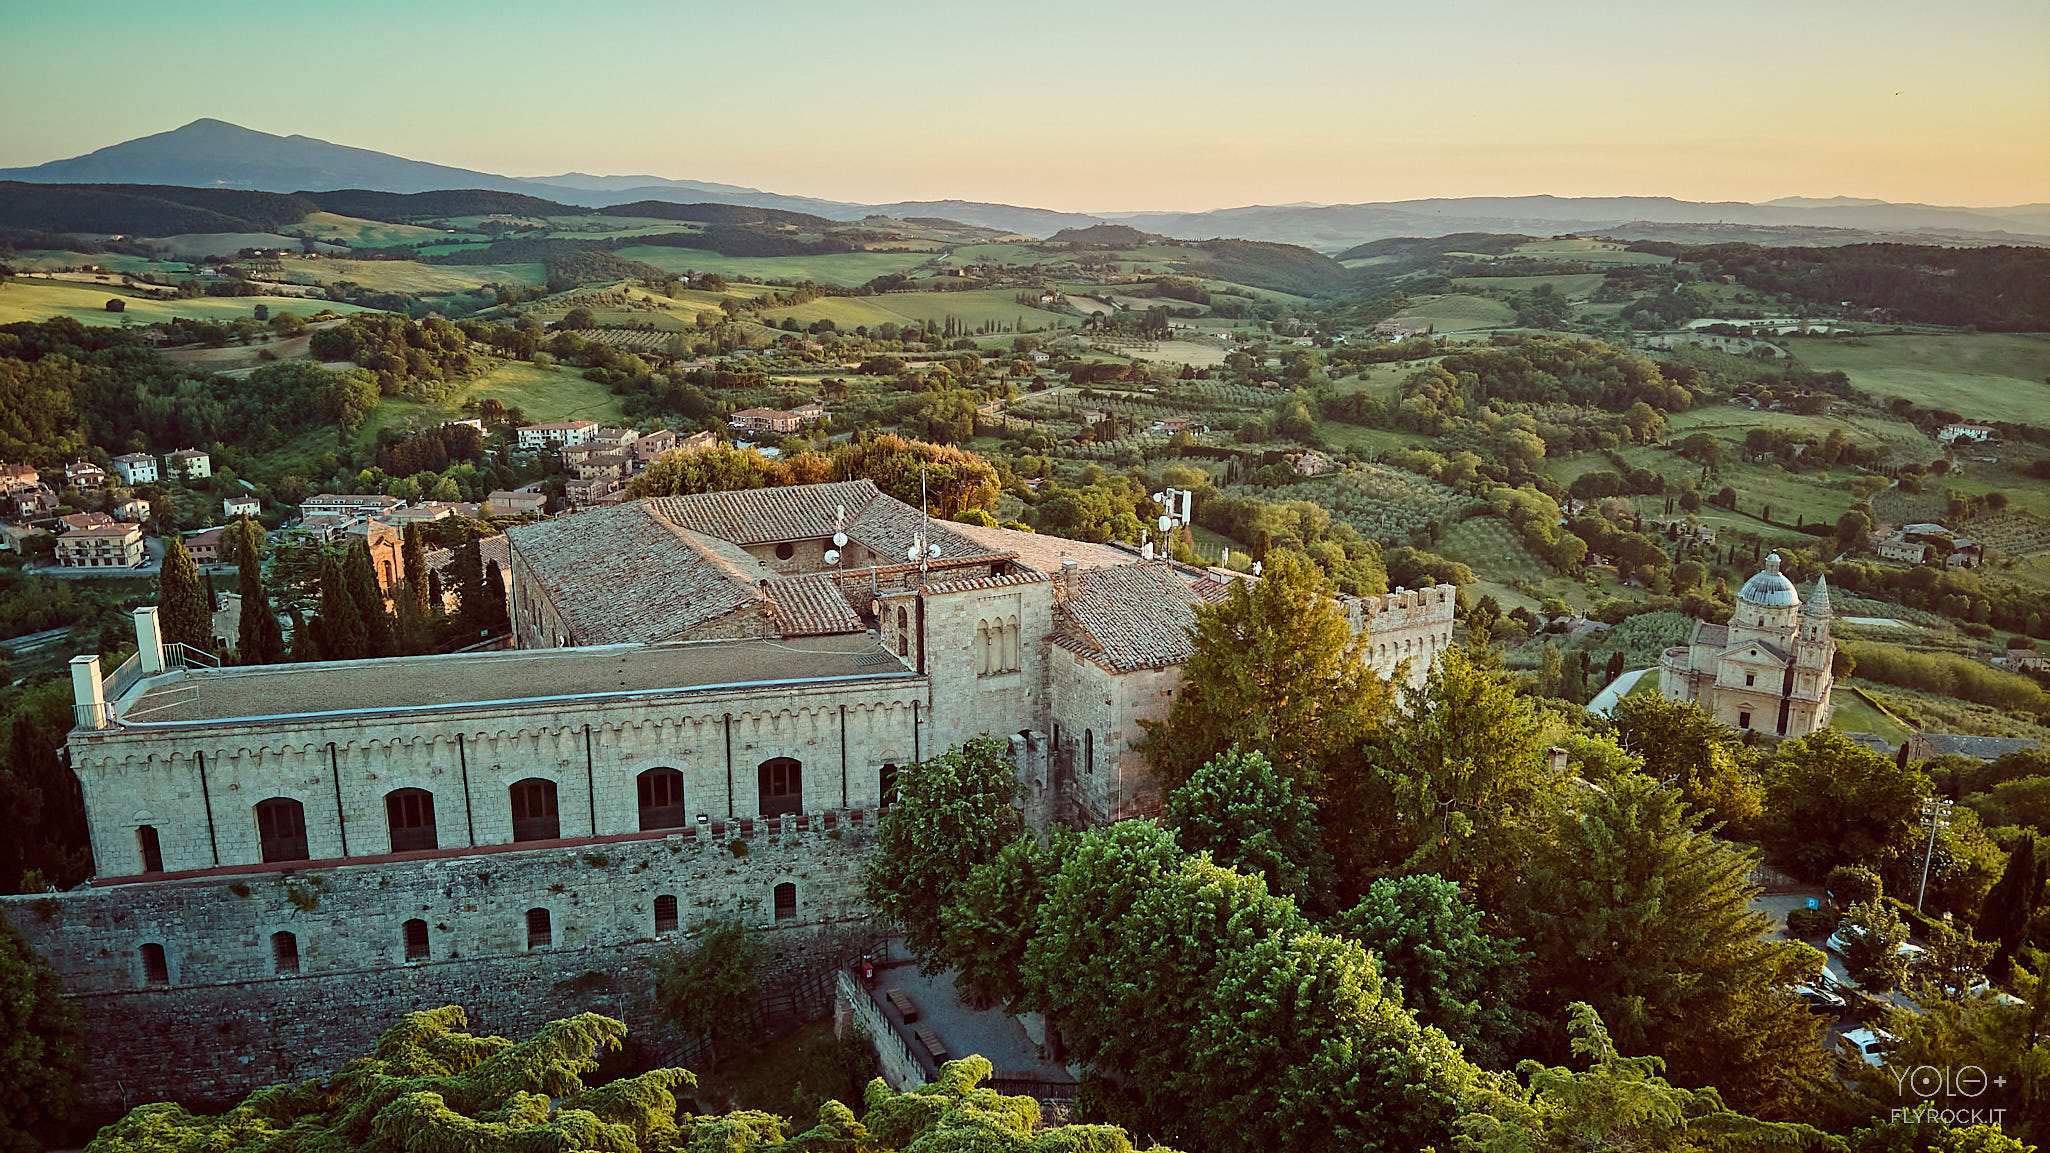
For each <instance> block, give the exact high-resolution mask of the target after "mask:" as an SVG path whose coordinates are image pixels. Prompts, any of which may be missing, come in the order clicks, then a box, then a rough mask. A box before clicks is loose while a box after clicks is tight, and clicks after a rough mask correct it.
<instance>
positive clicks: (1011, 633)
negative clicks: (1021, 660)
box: [1004, 617, 1018, 672]
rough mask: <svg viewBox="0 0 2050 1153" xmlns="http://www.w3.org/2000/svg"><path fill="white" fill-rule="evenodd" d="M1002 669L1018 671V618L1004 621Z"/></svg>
mask: <svg viewBox="0 0 2050 1153" xmlns="http://www.w3.org/2000/svg"><path fill="white" fill-rule="evenodd" d="M1004 670H1005V671H1006V672H1017V671H1018V618H1017V617H1012V618H1011V619H1010V620H1007V621H1005V622H1004Z"/></svg>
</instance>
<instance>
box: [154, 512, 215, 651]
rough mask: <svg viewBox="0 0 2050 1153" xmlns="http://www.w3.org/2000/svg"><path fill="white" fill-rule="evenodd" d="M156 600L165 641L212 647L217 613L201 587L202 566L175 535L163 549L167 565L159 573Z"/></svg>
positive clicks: (211, 649)
mask: <svg viewBox="0 0 2050 1153" xmlns="http://www.w3.org/2000/svg"><path fill="white" fill-rule="evenodd" d="M157 604H158V606H159V608H160V610H161V615H162V621H163V628H164V640H165V642H166V643H175V644H181V645H185V646H187V647H188V648H195V649H198V650H199V651H201V652H211V651H213V634H214V614H213V610H212V609H210V608H208V607H207V600H206V590H205V589H204V588H202V587H200V583H199V566H198V565H195V564H193V563H192V554H191V553H189V552H186V551H185V542H184V541H182V540H180V539H178V538H177V537H175V536H174V537H172V538H171V545H170V548H169V549H167V550H166V551H165V553H164V569H163V571H162V572H160V573H158V574H157Z"/></svg>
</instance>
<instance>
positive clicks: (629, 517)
mask: <svg viewBox="0 0 2050 1153" xmlns="http://www.w3.org/2000/svg"><path fill="white" fill-rule="evenodd" d="M505 535H507V536H509V537H511V538H512V541H511V544H512V547H514V548H517V549H518V550H519V552H520V555H521V556H522V557H524V558H525V559H526V563H527V566H528V572H529V574H530V576H529V579H532V580H534V581H535V582H537V583H538V584H539V585H540V586H541V589H542V592H543V593H544V594H545V595H546V596H547V598H548V600H549V601H550V602H551V603H552V604H553V605H554V606H555V608H556V611H558V612H560V613H561V614H562V617H563V619H564V620H565V621H566V622H567V623H568V625H569V628H570V632H571V634H572V636H573V637H574V639H575V640H576V642H577V643H578V644H582V645H602V644H625V643H636V642H639V643H648V642H655V641H663V640H670V639H675V638H679V637H682V636H684V635H686V634H688V633H689V632H690V631H691V630H692V629H694V628H696V627H698V626H699V625H702V624H705V623H707V622H709V621H712V620H715V619H717V618H719V617H723V616H726V615H727V614H729V613H733V612H736V611H738V610H741V609H746V608H750V607H759V606H762V605H763V604H764V603H765V602H766V600H767V598H766V596H765V594H764V593H763V592H762V590H761V589H760V587H758V586H757V584H756V581H757V580H760V579H762V578H764V577H766V576H768V575H769V574H768V571H767V570H766V569H764V568H763V567H762V566H761V564H760V562H758V561H756V560H755V559H754V558H753V557H751V556H749V555H748V554H747V553H746V552H745V551H744V550H742V549H740V548H739V547H737V546H735V545H733V544H730V543H728V542H725V541H720V540H716V539H712V538H709V537H706V536H704V535H701V534H698V533H693V532H688V531H685V530H683V529H680V528H678V527H677V526H676V525H674V524H671V523H669V522H668V520H666V519H665V518H664V517H662V516H659V515H657V513H656V509H655V508H654V502H650V501H638V502H635V503H633V504H622V505H613V506H610V507H604V508H598V509H594V510H592V511H590V512H585V513H580V514H578V515H577V516H572V517H565V518H562V519H560V520H553V521H546V522H543V523H541V524H530V525H519V526H516V527H514V528H512V529H509V530H507V532H506V534H505Z"/></svg>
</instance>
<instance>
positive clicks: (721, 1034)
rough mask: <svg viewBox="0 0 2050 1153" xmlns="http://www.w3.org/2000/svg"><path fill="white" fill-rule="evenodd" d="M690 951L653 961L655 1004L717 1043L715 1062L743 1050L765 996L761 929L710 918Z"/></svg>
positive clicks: (693, 1033) (696, 933) (672, 1018)
mask: <svg viewBox="0 0 2050 1153" xmlns="http://www.w3.org/2000/svg"><path fill="white" fill-rule="evenodd" d="M690 946H691V947H690V949H689V951H688V952H686V951H684V950H682V949H678V950H675V951H673V952H669V953H665V954H663V955H662V956H660V957H658V958H656V959H655V961H654V962H653V964H654V968H655V1004H656V1005H657V1006H658V1007H660V1008H661V1010H662V1015H663V1016H664V1017H667V1018H668V1019H669V1022H670V1024H672V1025H675V1026H676V1027H677V1028H678V1029H681V1030H682V1031H683V1032H684V1033H686V1034H688V1035H690V1036H699V1037H704V1038H706V1039H707V1040H708V1041H709V1042H710V1043H711V1053H712V1055H711V1063H712V1065H713V1067H715V1068H716V1067H717V1066H718V1064H719V1059H720V1054H721V1053H726V1054H729V1055H730V1054H732V1053H734V1052H736V1051H738V1050H739V1049H740V1048H741V1047H742V1046H743V1045H744V1044H745V1043H746V1042H747V1040H748V1037H749V1030H750V1028H751V1026H750V1024H749V1021H750V1014H751V1013H752V1012H753V1010H754V1007H755V1000H756V999H757V998H758V997H759V996H760V995H761V980H760V978H759V976H758V975H757V974H758V971H759V969H760V964H761V958H760V953H761V947H760V944H759V942H758V941H757V940H756V937H755V930H753V929H750V928H749V927H748V926H746V925H744V924H741V923H740V922H739V921H733V920H720V921H709V922H706V923H705V924H703V925H700V926H698V927H697V928H696V929H694V930H692V931H691V934H690Z"/></svg>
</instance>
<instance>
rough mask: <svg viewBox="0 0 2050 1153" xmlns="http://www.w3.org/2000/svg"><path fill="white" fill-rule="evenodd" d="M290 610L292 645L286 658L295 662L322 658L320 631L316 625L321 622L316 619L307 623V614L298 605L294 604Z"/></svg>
mask: <svg viewBox="0 0 2050 1153" xmlns="http://www.w3.org/2000/svg"><path fill="white" fill-rule="evenodd" d="M288 611H289V612H290V614H291V617H292V647H291V650H290V651H289V652H288V653H287V654H286V657H285V659H287V660H290V661H292V662H294V663H300V662H304V661H317V660H320V659H321V655H320V633H319V630H318V629H317V628H315V627H314V626H316V625H318V624H319V623H320V622H319V621H317V620H316V621H314V622H313V624H311V625H309V624H307V623H306V614H305V613H303V612H300V611H299V606H298V605H293V606H292V607H291V609H290V610H288Z"/></svg>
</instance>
